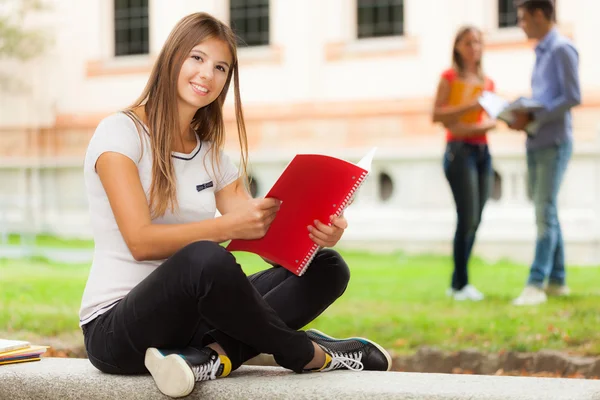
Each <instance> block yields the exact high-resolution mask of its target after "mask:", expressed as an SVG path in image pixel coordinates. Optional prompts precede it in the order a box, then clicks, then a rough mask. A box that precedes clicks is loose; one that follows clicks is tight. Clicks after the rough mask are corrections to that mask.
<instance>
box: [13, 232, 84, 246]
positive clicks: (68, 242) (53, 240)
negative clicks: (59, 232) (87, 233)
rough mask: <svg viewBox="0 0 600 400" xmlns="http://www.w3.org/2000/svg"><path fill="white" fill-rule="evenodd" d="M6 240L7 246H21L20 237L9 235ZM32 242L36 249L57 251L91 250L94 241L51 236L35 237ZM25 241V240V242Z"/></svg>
mask: <svg viewBox="0 0 600 400" xmlns="http://www.w3.org/2000/svg"><path fill="white" fill-rule="evenodd" d="M7 236H8V238H7V239H8V240H7V243H6V244H9V245H19V244H21V240H22V238H21V236H19V235H17V234H13V233H11V234H9V235H7ZM32 239H33V240H34V243H32V244H35V246H38V247H52V248H59V249H63V248H64V249H93V248H94V241H93V240H83V239H65V238H60V237H57V236H51V235H36V236H35V238H32ZM26 240H27V239H25V241H26Z"/></svg>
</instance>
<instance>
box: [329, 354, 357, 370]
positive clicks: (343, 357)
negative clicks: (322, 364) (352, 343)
mask: <svg viewBox="0 0 600 400" xmlns="http://www.w3.org/2000/svg"><path fill="white" fill-rule="evenodd" d="M361 359H362V351H359V352H354V353H347V354H343V353H331V365H329V367H327V368H325V369H324V371H331V370H334V369H338V368H343V367H346V368H348V369H349V370H352V371H362V370H363V369H364V365H363V363H362V362H361V361H360V360H361Z"/></svg>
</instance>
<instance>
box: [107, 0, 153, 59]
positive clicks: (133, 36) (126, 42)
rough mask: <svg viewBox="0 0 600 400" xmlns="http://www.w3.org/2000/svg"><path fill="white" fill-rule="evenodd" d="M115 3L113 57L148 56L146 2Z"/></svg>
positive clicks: (116, 1)
mask: <svg viewBox="0 0 600 400" xmlns="http://www.w3.org/2000/svg"><path fill="white" fill-rule="evenodd" d="M114 1H115V55H116V56H127V55H133V54H148V52H149V43H148V0H114Z"/></svg>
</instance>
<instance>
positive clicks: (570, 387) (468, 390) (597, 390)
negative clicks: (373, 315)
mask: <svg viewBox="0 0 600 400" xmlns="http://www.w3.org/2000/svg"><path fill="white" fill-rule="evenodd" d="M166 398H167V397H166V396H163V395H162V394H161V393H160V392H159V391H158V390H157V389H156V387H155V385H154V381H153V380H152V378H151V377H150V376H116V375H107V374H103V373H101V372H99V371H98V370H96V369H95V368H94V367H93V366H92V365H91V364H90V363H89V361H88V360H85V359H64V358H43V359H42V361H40V362H33V363H24V364H15V365H5V366H0V399H2V400H4V399H10V400H30V399H31V400H33V399H47V400H59V399H60V400H75V399H77V400H79V399H90V400H113V399H124V400H127V399H145V400H146V399H147V400H154V399H166ZM282 398H289V399H323V398H343V399H371V398H375V399H401V400H402V399H404V400H408V399H411V400H413V399H419V400H463V399H464V400H467V399H469V400H473V399H483V400H530V399H531V400H533V399H536V400H537V399H553V400H562V399H565V400H566V399H569V400H571V399H578V400H597V399H600V381H594V380H575V379H554V378H522V377H502V376H482V375H445V374H419V373H403V372H386V373H380V372H348V371H336V372H330V373H311V374H301V375H298V374H294V373H292V372H289V371H287V370H284V369H282V368H275V367H250V366H244V367H242V368H240V369H239V370H238V371H236V372H234V373H233V374H232V375H231V377H229V378H226V379H221V380H217V381H210V382H202V383H199V384H197V385H196V389H195V390H194V392H192V394H191V395H190V396H189V397H188V399H261V400H262V399H282Z"/></svg>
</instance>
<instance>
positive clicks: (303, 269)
mask: <svg viewBox="0 0 600 400" xmlns="http://www.w3.org/2000/svg"><path fill="white" fill-rule="evenodd" d="M368 174H369V173H368V172H367V171H364V172H363V173H362V174H361V175H360V176H359V177H358V179H357V180H356V182H355V183H354V186H352V189H350V192H348V194H347V195H346V198H345V199H344V200H343V201H342V203H341V204H340V205H339V207H338V208H337V210H336V211H335V213H334V215H335V216H336V217H339V216H340V215H341V214H342V212H343V211H344V210H345V209H346V207H347V206H348V203H349V202H350V201H351V200H352V199H353V198H354V194H355V193H356V191H357V190H358V188H360V185H362V183H363V182H364V180H365V178H366V177H367V175H368ZM317 250H319V245H318V244H316V243H315V244H314V245H313V246H312V247H311V249H310V251H309V252H308V253H307V254H306V256H305V257H304V259H303V260H302V262H301V263H300V265H298V268H297V269H296V273H297V275H298V276H302V274H304V273H305V272H306V269H307V268H308V266H309V265H310V263H311V262H312V260H313V259H314V258H315V256H316V255H317Z"/></svg>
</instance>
